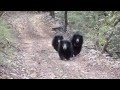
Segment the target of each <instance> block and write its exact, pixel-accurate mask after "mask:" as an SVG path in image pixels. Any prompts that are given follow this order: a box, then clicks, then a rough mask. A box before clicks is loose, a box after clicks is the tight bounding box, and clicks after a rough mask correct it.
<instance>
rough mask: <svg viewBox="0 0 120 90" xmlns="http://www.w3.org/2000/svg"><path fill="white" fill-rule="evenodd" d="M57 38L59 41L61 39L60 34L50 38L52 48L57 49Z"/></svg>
mask: <svg viewBox="0 0 120 90" xmlns="http://www.w3.org/2000/svg"><path fill="white" fill-rule="evenodd" d="M59 40H60V41H61V40H63V36H61V35H56V36H55V37H54V38H53V40H52V46H53V48H54V49H55V50H56V51H58V45H59V43H60V42H59Z"/></svg>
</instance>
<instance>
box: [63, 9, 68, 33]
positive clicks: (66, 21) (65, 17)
mask: <svg viewBox="0 0 120 90" xmlns="http://www.w3.org/2000/svg"><path fill="white" fill-rule="evenodd" d="M64 19H65V28H64V30H65V32H66V31H67V25H68V20H67V11H65V14H64Z"/></svg>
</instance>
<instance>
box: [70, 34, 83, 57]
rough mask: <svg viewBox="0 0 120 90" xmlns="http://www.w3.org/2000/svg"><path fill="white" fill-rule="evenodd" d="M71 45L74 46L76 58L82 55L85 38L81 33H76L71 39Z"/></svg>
mask: <svg viewBox="0 0 120 90" xmlns="http://www.w3.org/2000/svg"><path fill="white" fill-rule="evenodd" d="M71 43H72V46H73V55H74V56H76V55H78V54H79V53H80V51H81V49H82V45H83V36H82V35H80V34H79V33H75V34H74V35H73V37H72V38H71Z"/></svg>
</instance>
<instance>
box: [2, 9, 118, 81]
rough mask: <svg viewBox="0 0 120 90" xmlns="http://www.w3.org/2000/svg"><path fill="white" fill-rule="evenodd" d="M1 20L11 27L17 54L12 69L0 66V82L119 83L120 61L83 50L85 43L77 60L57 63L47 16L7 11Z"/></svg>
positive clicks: (50, 22) (57, 57)
mask: <svg viewBox="0 0 120 90" xmlns="http://www.w3.org/2000/svg"><path fill="white" fill-rule="evenodd" d="M2 18H3V19H4V20H5V21H6V22H7V23H8V24H9V25H10V26H11V28H12V30H13V35H15V37H16V46H17V47H18V48H19V51H17V52H14V53H15V56H14V59H12V60H11V61H10V63H12V64H11V66H9V67H8V66H6V67H5V66H0V78H1V79H120V61H119V60H116V61H115V60H112V59H111V58H110V57H106V55H104V54H101V53H100V52H99V51H96V50H94V49H87V48H85V47H84V45H85V44H86V45H87V43H84V45H83V48H82V51H81V53H80V55H79V56H77V57H74V58H72V60H70V61H62V60H60V59H59V56H58V53H57V52H56V51H55V50H54V49H53V47H52V45H51V42H52V39H53V36H54V34H55V33H54V32H52V27H53V26H54V25H55V24H56V22H55V21H52V20H50V18H49V15H48V13H41V14H40V13H30V12H29V13H28V12H19V11H17V12H16V11H14V12H13V11H12V12H10V11H9V12H6V13H5V14H4V15H3V16H2Z"/></svg>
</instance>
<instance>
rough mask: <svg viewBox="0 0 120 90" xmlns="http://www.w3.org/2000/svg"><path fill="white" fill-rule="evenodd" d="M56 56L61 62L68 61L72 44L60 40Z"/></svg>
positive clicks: (71, 54)
mask: <svg viewBox="0 0 120 90" xmlns="http://www.w3.org/2000/svg"><path fill="white" fill-rule="evenodd" d="M58 54H59V57H60V59H61V60H63V59H66V60H70V58H71V57H72V56H73V48H72V44H71V42H70V41H68V40H61V41H60V44H59V46H58Z"/></svg>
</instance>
